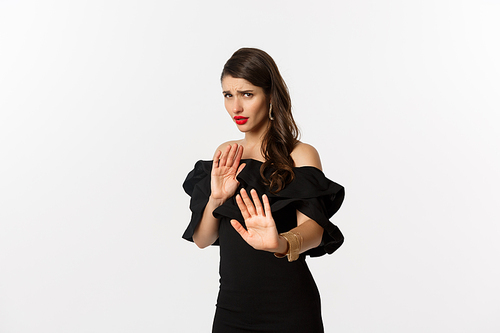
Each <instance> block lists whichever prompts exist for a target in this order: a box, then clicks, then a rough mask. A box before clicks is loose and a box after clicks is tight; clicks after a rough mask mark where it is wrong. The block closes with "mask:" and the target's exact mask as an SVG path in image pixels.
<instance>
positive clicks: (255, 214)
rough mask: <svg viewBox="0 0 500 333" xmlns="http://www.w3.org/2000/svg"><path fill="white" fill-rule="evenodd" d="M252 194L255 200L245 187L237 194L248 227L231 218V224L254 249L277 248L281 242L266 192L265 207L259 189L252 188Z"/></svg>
mask: <svg viewBox="0 0 500 333" xmlns="http://www.w3.org/2000/svg"><path fill="white" fill-rule="evenodd" d="M250 194H251V196H252V199H253V202H252V200H251V199H250V197H249V196H248V194H247V192H246V191H245V189H241V195H237V196H236V203H237V204H238V207H239V208H240V211H241V215H242V216H243V218H244V219H245V224H246V227H247V228H246V229H245V228H243V226H242V225H241V223H240V222H238V221H237V220H234V219H233V220H231V225H232V226H233V227H234V229H235V230H236V231H237V232H238V233H239V234H240V235H241V237H242V238H243V239H244V240H245V241H246V242H247V243H248V244H249V245H250V246H252V247H253V248H254V249H256V250H264V251H269V250H272V249H276V248H277V247H278V244H279V235H278V230H277V229H276V223H275V222H274V219H273V217H272V214H271V206H270V205H269V199H268V198H267V196H266V195H265V194H264V195H263V196H262V201H263V203H264V207H263V206H262V203H261V202H260V199H259V196H258V195H257V191H255V190H251V191H250Z"/></svg>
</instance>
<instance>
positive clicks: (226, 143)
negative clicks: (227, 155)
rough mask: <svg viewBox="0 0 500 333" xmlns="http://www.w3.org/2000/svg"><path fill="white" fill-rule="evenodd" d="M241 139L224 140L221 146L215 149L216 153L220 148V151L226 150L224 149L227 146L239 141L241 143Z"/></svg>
mask: <svg viewBox="0 0 500 333" xmlns="http://www.w3.org/2000/svg"><path fill="white" fill-rule="evenodd" d="M241 141H242V140H231V141H226V142H224V143H223V144H221V145H220V146H219V147H217V150H216V151H215V152H216V153H217V152H218V151H219V150H220V151H224V149H226V148H227V146H232V145H234V144H235V143H237V144H238V145H240V144H241Z"/></svg>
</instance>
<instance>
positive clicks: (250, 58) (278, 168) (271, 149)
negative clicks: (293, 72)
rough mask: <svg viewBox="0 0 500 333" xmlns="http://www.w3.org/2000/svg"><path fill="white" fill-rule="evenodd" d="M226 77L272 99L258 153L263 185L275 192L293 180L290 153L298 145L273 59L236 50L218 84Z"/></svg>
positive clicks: (256, 51) (249, 50) (259, 52)
mask: <svg viewBox="0 0 500 333" xmlns="http://www.w3.org/2000/svg"><path fill="white" fill-rule="evenodd" d="M227 75H229V76H232V77H234V78H241V79H245V80H247V81H248V82H250V83H251V84H253V85H254V86H257V87H261V88H262V89H263V90H264V92H265V94H266V95H267V96H268V97H270V99H271V100H272V115H273V118H274V120H272V121H271V122H270V123H271V124H270V127H269V129H268V131H267V132H266V134H265V136H264V139H263V141H262V146H261V152H262V154H263V155H264V159H265V162H264V163H263V164H262V166H261V167H260V175H261V176H262V178H263V180H264V183H265V184H266V185H269V188H270V191H271V192H272V193H277V192H279V191H281V190H282V189H283V188H284V187H285V186H286V185H287V184H288V183H290V182H291V181H292V180H293V179H294V177H295V174H294V172H293V167H294V162H293V159H292V157H291V155H290V154H291V153H292V150H293V148H294V147H295V145H296V144H297V142H298V137H299V129H298V127H297V125H296V124H295V121H294V120H293V116H292V103H291V100H290V93H289V92H288V88H287V86H286V84H285V81H284V80H283V78H282V77H281V74H280V72H279V70H278V66H276V63H275V62H274V60H273V58H271V56H270V55H269V54H267V53H266V52H264V51H262V50H259V49H255V48H241V49H239V50H238V51H236V52H235V53H234V54H233V55H232V56H231V58H230V59H229V60H228V61H227V62H226V64H225V65H224V69H223V70H222V74H221V81H222V79H223V78H224V77H225V76H227ZM269 167H272V172H271V174H270V176H269V178H267V177H266V176H265V175H264V172H265V170H266V169H267V168H269Z"/></svg>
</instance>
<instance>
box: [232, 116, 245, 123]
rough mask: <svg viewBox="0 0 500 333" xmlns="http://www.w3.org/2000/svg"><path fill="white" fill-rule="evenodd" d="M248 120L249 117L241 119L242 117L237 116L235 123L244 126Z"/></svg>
mask: <svg viewBox="0 0 500 333" xmlns="http://www.w3.org/2000/svg"><path fill="white" fill-rule="evenodd" d="M247 120H248V118H247V117H241V116H236V117H234V121H235V122H236V124H238V125H244V124H245V123H246V122H247Z"/></svg>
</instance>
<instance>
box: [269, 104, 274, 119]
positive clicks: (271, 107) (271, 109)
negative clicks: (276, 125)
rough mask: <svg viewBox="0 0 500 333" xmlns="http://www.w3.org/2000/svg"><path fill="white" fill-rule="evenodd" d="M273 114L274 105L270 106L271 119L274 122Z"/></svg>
mask: <svg viewBox="0 0 500 333" xmlns="http://www.w3.org/2000/svg"><path fill="white" fill-rule="evenodd" d="M272 112H273V105H272V104H269V119H271V120H274V118H273V115H272Z"/></svg>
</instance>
